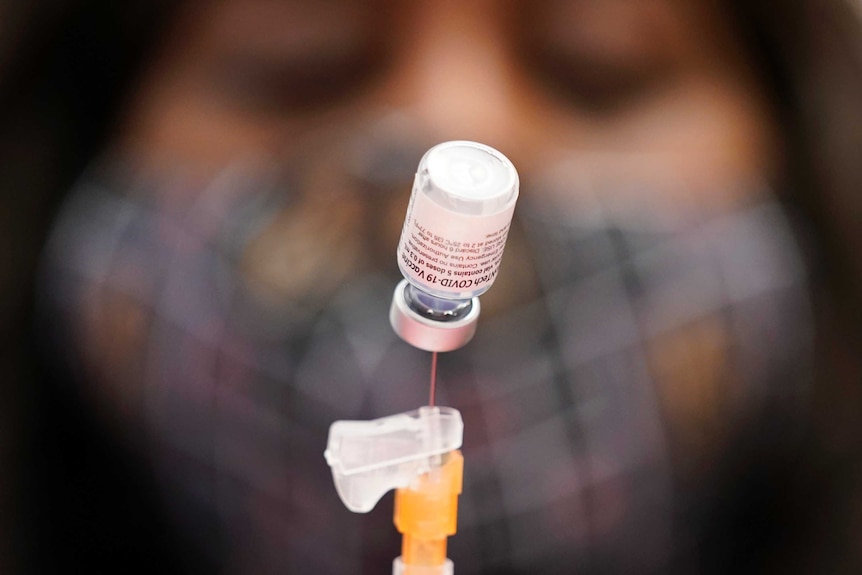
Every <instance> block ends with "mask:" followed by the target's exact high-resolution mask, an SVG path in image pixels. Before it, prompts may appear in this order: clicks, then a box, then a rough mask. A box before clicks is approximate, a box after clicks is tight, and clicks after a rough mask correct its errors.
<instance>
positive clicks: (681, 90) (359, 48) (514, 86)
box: [124, 0, 775, 188]
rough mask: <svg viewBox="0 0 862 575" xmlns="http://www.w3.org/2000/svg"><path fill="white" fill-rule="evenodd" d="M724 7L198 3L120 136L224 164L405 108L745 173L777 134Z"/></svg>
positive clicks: (703, 170) (495, 141)
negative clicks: (330, 129)
mask: <svg viewBox="0 0 862 575" xmlns="http://www.w3.org/2000/svg"><path fill="white" fill-rule="evenodd" d="M717 4H718V3H716V2H712V1H708V0H697V1H694V2H692V1H687V2H686V1H680V0H640V1H631V0H611V1H595V0H580V1H574V2H571V1H569V2H566V1H559V0H543V1H540V2H513V1H507V2H494V1H487V0H486V1H473V2H468V3H465V2H457V1H418V2H389V1H386V0H374V1H373V2H370V3H369V2H359V1H355V0H329V1H326V2H302V1H297V0H224V1H221V2H217V3H210V2H203V3H201V2H197V3H196V2H192V3H191V6H190V7H189V8H188V9H187V10H185V12H184V13H183V16H182V17H181V18H180V19H179V20H178V22H177V24H176V26H175V28H174V31H173V35H172V36H171V38H170V40H169V42H168V43H167V45H166V47H165V48H164V51H163V52H162V54H161V57H160V58H159V59H158V60H157V61H156V63H155V65H154V66H153V67H152V69H151V70H150V72H149V74H148V75H147V76H146V77H145V78H144V81H143V85H142V89H141V91H140V92H139V97H138V98H137V99H136V100H135V101H133V102H132V105H131V108H130V112H129V116H128V121H127V124H126V131H125V133H124V138H125V143H126V144H127V145H128V146H130V147H131V148H133V149H134V150H135V151H136V152H139V153H142V154H144V155H146V156H147V157H149V158H150V159H152V160H153V161H155V162H171V161H180V162H184V163H187V162H193V163H194V164H195V165H196V166H199V167H201V168H204V169H205V168H210V169H212V168H218V167H220V166H221V165H223V164H224V163H226V162H228V161H231V160H232V159H234V158H235V157H236V156H238V155H245V154H248V153H249V152H252V151H256V150H260V149H265V148H270V147H273V146H278V147H280V148H283V149H286V150H288V151H296V150H299V149H302V148H303V147H305V146H306V142H307V139H308V138H309V136H310V135H313V134H315V133H316V132H319V131H320V130H321V128H322V127H324V126H327V127H332V126H351V125H354V126H355V125H357V124H359V123H360V122H362V121H373V120H374V119H376V118H380V117H381V116H382V115H384V114H391V113H393V112H397V113H399V114H404V115H405V116H406V117H407V118H408V119H409V121H410V122H412V126H413V129H414V130H416V131H417V132H418V133H421V134H424V135H427V136H428V137H430V138H433V140H434V141H436V140H441V139H455V138H462V139H475V140H478V141H483V142H487V143H488V144H490V145H493V146H496V147H499V148H500V149H501V150H503V151H505V152H506V153H507V154H508V155H510V156H511V157H513V158H514V159H515V161H516V163H517V164H518V165H519V166H520V167H521V169H522V170H523V169H527V170H529V169H531V168H533V167H535V166H538V165H540V164H542V163H546V162H551V161H554V160H555V159H556V156H558V155H559V154H560V152H561V150H565V151H567V152H568V151H576V152H600V153H608V154H631V153H645V152H646V153H649V154H651V155H652V158H651V163H652V164H653V165H654V168H655V170H656V171H662V172H667V173H673V174H676V176H677V179H678V180H684V179H690V181H698V182H702V181H704V180H709V181H717V183H728V182H732V183H736V181H737V180H738V179H739V178H741V177H747V176H750V175H752V174H761V173H763V172H764V171H769V170H771V169H772V168H773V167H774V166H773V164H774V159H775V158H774V157H775V149H774V147H775V134H774V133H773V127H772V126H771V124H770V118H769V114H768V110H767V109H766V108H765V106H764V102H763V100H762V98H761V94H760V91H759V86H758V85H757V83H756V82H755V80H754V78H753V75H752V73H751V70H750V67H749V65H748V63H747V61H746V58H745V57H744V55H743V54H742V53H741V52H740V50H739V47H738V46H737V43H736V39H735V38H734V35H733V31H732V29H731V27H730V23H729V22H728V21H727V17H726V14H724V12H723V11H722V10H721V9H720V7H719V6H718V5H717ZM417 137H418V136H417ZM686 187H687V188H690V187H691V186H690V185H689V186H686Z"/></svg>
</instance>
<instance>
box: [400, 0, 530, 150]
mask: <svg viewBox="0 0 862 575" xmlns="http://www.w3.org/2000/svg"><path fill="white" fill-rule="evenodd" d="M504 4H505V3H502V2H499V1H498V0H490V1H488V0H470V1H463V0H430V1H428V0H421V1H419V2H414V3H413V4H412V7H411V9H410V10H409V12H408V13H407V15H406V16H405V17H404V22H403V26H402V28H401V34H402V35H401V39H400V43H401V45H400V48H399V50H398V56H397V58H396V60H395V62H394V63H393V67H392V69H391V74H390V76H389V79H388V82H387V83H386V88H385V92H384V93H385V98H384V100H385V103H386V105H387V106H391V107H394V108H397V109H400V110H403V111H405V112H407V113H408V114H409V115H410V116H412V117H413V118H414V119H416V120H417V121H418V122H419V123H421V124H422V125H423V126H424V127H425V128H426V129H428V130H429V132H430V133H431V134H433V135H434V136H435V137H439V138H441V139H470V140H477V141H481V142H485V143H487V144H490V145H493V146H495V147H499V148H500V149H502V150H507V151H508V152H510V153H511V152H513V148H514V147H516V146H517V145H518V142H519V141H520V138H519V133H520V132H521V131H522V126H523V121H524V114H523V113H521V112H522V111H523V110H521V108H522V106H521V104H520V102H521V98H520V97H519V93H518V81H517V70H516V67H515V66H514V65H513V58H512V56H511V51H510V48H511V46H510V44H511V40H510V39H509V37H508V34H506V22H505V18H506V16H505V10H503V9H501V6H503V5H504Z"/></svg>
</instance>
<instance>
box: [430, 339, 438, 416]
mask: <svg viewBox="0 0 862 575" xmlns="http://www.w3.org/2000/svg"><path fill="white" fill-rule="evenodd" d="M436 396H437V352H436V351H432V352H431V394H430V397H429V398H428V405H430V406H431V407H434V400H435V399H436Z"/></svg>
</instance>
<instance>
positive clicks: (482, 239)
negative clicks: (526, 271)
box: [389, 141, 519, 351]
mask: <svg viewBox="0 0 862 575" xmlns="http://www.w3.org/2000/svg"><path fill="white" fill-rule="evenodd" d="M518 186H519V182H518V173H517V171H516V170H515V167H514V166H513V165H512V162H510V161H509V159H508V158H506V156H504V155H503V154H501V153H500V152H498V151H497V150H495V149H494V148H491V147H489V146H486V145H484V144H479V143H476V142H468V141H453V142H444V143H442V144H438V145H437V146H434V147H433V148H431V149H430V150H428V152H427V153H426V154H425V155H424V156H423V157H422V160H421V161H420V162H419V168H418V170H417V172H416V179H415V181H414V184H413V193H412V195H411V197H410V204H409V206H408V208H407V217H406V218H405V220H404V227H403V228H402V231H401V239H400V241H399V243H398V250H397V261H398V267H399V268H400V269H401V273H402V275H403V276H404V278H405V279H404V280H403V281H402V282H401V283H399V284H398V286H397V287H396V289H395V294H394V297H393V300H392V307H391V308H390V314H389V319H390V321H391V323H392V327H393V328H394V329H395V332H396V333H397V334H398V335H399V336H401V338H402V339H404V340H405V341H407V342H408V343H410V344H411V345H413V346H415V347H418V348H420V349H424V350H427V351H451V350H453V349H457V348H459V347H461V346H463V345H464V344H466V343H467V342H468V341H470V339H472V337H473V334H475V332H476V321H477V320H478V318H479V311H480V306H479V299H478V296H480V295H481V294H483V293H485V292H486V291H487V290H488V288H490V287H491V285H492V284H493V283H494V280H495V279H496V277H497V273H498V272H499V268H500V262H501V260H502V257H503V249H504V248H505V245H506V237H507V235H508V232H509V225H510V224H511V221H512V214H513V213H514V210H515V203H516V202H517V200H518Z"/></svg>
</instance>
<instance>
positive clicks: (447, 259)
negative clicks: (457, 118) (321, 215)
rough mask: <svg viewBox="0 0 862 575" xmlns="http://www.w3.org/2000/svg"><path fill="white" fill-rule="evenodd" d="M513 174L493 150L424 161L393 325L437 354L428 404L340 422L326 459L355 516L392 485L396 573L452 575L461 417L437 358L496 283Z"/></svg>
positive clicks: (451, 152) (458, 146) (401, 250)
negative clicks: (441, 379) (440, 385)
mask: <svg viewBox="0 0 862 575" xmlns="http://www.w3.org/2000/svg"><path fill="white" fill-rule="evenodd" d="M518 186H519V182H518V173H517V172H516V171H515V168H514V166H513V165H512V163H511V162H510V161H509V160H508V159H507V158H506V157H505V156H504V155H503V154H501V153H500V152H498V151H497V150H495V149H493V148H490V147H488V146H485V145H483V144H478V143H475V142H466V141H456V142H446V143H443V144H439V145H437V146H435V147H433V148H431V149H430V150H429V151H428V152H427V153H426V154H425V155H424V156H423V157H422V160H421V161H420V162H419V168H418V170H417V172H416V179H415V182H414V185H413V193H412V195H411V197H410V205H409V207H408V208H407V217H406V219H405V221H404V227H403V228H402V231H401V240H400V241H399V244H398V251H397V261H398V267H399V268H400V269H401V273H402V274H403V275H404V278H405V279H404V280H402V281H401V282H400V283H399V284H398V286H396V288H395V293H394V294H393V297H392V306H391V307H390V311H389V320H390V323H391V324H392V327H393V329H394V330H395V332H396V333H397V334H398V335H399V336H400V337H401V338H402V339H403V340H405V341H406V342H407V343H409V344H411V345H413V346H414V347H417V348H419V349H423V350H426V351H430V352H432V357H431V390H430V393H429V406H428V407H422V408H420V409H419V410H417V411H412V412H407V413H402V414H398V415H392V416H388V417H384V418H381V419H377V420H374V421H337V422H335V423H334V424H332V426H331V427H330V430H329V441H328V443H327V449H326V452H325V454H324V455H325V457H326V461H327V463H329V465H330V467H331V468H332V476H333V479H334V481H335V487H336V490H337V491H338V494H339V496H340V497H341V500H342V501H343V502H344V504H345V505H346V506H347V508H348V509H350V510H351V511H356V512H367V511H370V510H371V509H372V508H373V507H374V505H375V504H376V503H377V501H378V500H379V499H380V498H381V497H382V496H383V494H384V493H386V492H387V491H389V490H390V489H396V493H395V517H394V522H395V526H396V527H397V529H398V531H399V532H401V534H402V536H403V541H402V550H401V556H400V557H398V558H396V559H395V561H394V564H393V573H394V575H452V573H453V570H454V567H453V563H452V561H451V560H450V559H448V558H447V557H446V547H447V540H448V537H450V536H451V535H454V534H455V531H456V527H457V517H458V495H459V494H460V493H461V488H462V483H463V469H464V458H463V457H462V455H461V452H460V451H459V450H458V449H459V448H460V447H461V441H462V436H463V423H462V421H461V414H460V413H459V412H458V411H457V410H455V409H452V408H448V407H435V403H436V374H437V353H438V352H443V351H452V350H455V349H458V348H460V347H462V346H463V345H465V344H466V343H467V342H469V341H470V340H471V339H472V338H473V335H474V334H475V332H476V322H477V320H478V318H479V312H480V305H479V297H478V296H479V295H481V294H483V293H485V292H486V291H487V290H488V288H490V287H491V285H492V284H493V283H494V280H495V279H496V277H497V272H498V270H499V266H500V261H501V259H502V256H503V248H504V247H505V244H506V237H507V235H508V232H509V225H510V223H511V220H512V214H513V212H514V209H515V203H516V201H517V199H518Z"/></svg>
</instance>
